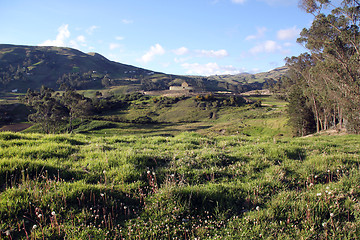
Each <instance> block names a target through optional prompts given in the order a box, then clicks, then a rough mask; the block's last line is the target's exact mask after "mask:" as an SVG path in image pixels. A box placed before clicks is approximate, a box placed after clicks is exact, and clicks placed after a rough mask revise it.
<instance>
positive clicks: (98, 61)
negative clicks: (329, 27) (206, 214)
mask: <svg viewBox="0 0 360 240" xmlns="http://www.w3.org/2000/svg"><path fill="white" fill-rule="evenodd" d="M285 72H286V70H279V69H275V70H273V71H270V72H268V73H259V74H255V75H251V74H239V75H225V76H211V77H202V76H179V75H171V74H164V73H159V72H154V71H151V70H146V69H142V68H138V67H135V66H130V65H126V64H122V63H118V62H113V61H110V60H108V59H106V58H105V57H103V56H101V55H100V54H98V53H83V52H81V51H79V50H76V49H71V48H64V47H40V46H18V45H9V44H0V89H2V91H4V92H9V91H11V90H13V89H18V91H19V92H26V91H27V89H28V88H31V89H39V88H40V87H41V86H42V85H45V86H47V87H51V88H54V89H59V88H60V86H61V84H66V85H68V86H71V87H73V88H74V89H78V90H80V89H83V90H84V89H85V90H86V89H103V88H111V87H114V86H122V87H123V91H125V92H128V91H136V90H146V91H149V90H166V89H169V87H170V86H172V85H181V83H182V82H184V81H186V82H188V83H189V84H190V85H191V86H193V87H196V88H197V89H198V90H201V91H231V92H244V91H248V90H254V89H261V88H262V87H263V85H264V83H265V82H266V80H267V79H274V80H277V79H278V78H279V77H280V76H281V75H283V74H284V73H285Z"/></svg>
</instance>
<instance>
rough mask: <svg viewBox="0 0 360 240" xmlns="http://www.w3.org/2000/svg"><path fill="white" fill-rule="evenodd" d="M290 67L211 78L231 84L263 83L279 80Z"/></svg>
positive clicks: (211, 78)
mask: <svg viewBox="0 0 360 240" xmlns="http://www.w3.org/2000/svg"><path fill="white" fill-rule="evenodd" d="M287 71H288V67H286V66H284V67H279V68H275V69H273V70H271V71H268V72H262V73H256V74H251V73H240V74H236V75H216V76H211V77H209V79H210V80H217V81H225V82H228V83H231V84H257V85H262V84H265V83H268V82H270V81H278V80H279V79H280V78H282V77H283V76H285V75H286V74H287Z"/></svg>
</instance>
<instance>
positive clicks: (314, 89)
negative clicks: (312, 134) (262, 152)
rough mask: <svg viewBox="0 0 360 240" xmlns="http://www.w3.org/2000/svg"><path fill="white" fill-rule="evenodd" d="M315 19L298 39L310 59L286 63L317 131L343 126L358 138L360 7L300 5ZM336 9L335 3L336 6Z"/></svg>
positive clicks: (307, 0) (322, 2) (306, 1)
mask: <svg viewBox="0 0 360 240" xmlns="http://www.w3.org/2000/svg"><path fill="white" fill-rule="evenodd" d="M300 3H301V4H300V5H301V7H302V8H303V9H305V10H306V11H307V12H308V13H311V14H313V15H314V17H315V18H314V21H313V23H312V26H311V27H310V28H309V29H304V30H303V31H302V32H301V37H300V38H299V39H298V42H299V43H302V44H303V45H304V46H305V47H306V48H307V49H309V51H310V53H311V54H305V55H300V56H299V57H297V58H295V57H294V58H292V59H288V65H289V66H290V69H291V71H292V72H295V73H296V74H297V75H296V74H295V79H300V78H299V76H301V79H302V80H304V81H305V83H306V84H303V85H301V86H302V87H303V89H304V91H303V92H304V93H306V91H305V90H306V88H308V90H307V96H308V98H310V99H311V100H312V102H313V104H312V105H313V112H314V115H315V118H316V122H317V130H318V131H319V130H321V129H327V128H328V127H329V126H331V125H335V124H337V123H340V124H341V125H342V123H343V120H344V121H345V122H346V125H345V126H346V128H347V129H348V130H351V131H354V132H360V52H359V49H360V31H359V23H360V4H359V1H357V0H343V1H341V3H338V2H335V3H334V1H330V0H301V1H300ZM336 3H338V4H337V5H336Z"/></svg>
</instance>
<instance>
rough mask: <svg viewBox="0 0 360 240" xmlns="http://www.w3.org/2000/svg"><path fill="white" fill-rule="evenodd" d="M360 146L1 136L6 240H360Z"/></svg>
mask: <svg viewBox="0 0 360 240" xmlns="http://www.w3.org/2000/svg"><path fill="white" fill-rule="evenodd" d="M359 154H360V136H355V135H347V136H332V137H330V136H322V137H321V136H318V137H310V138H296V139H295V138H285V137H284V138H280V137H279V138H277V139H275V138H270V137H263V138H261V137H251V136H245V135H230V136H212V137H210V136H204V135H200V134H197V133H189V132H185V133H181V134H178V135H176V136H174V137H162V136H144V137H139V136H135V135H129V136H107V137H96V136H92V135H82V134H78V135H41V134H30V133H27V134H24V133H9V132H5V133H0V179H1V181H0V188H1V192H0V239H195V238H197V239H356V238H357V237H358V236H360V202H359V197H360V168H359V162H360V158H359Z"/></svg>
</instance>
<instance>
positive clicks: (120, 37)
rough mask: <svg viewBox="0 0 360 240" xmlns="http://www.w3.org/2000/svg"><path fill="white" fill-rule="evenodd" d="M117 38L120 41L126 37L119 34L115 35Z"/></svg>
mask: <svg viewBox="0 0 360 240" xmlns="http://www.w3.org/2000/svg"><path fill="white" fill-rule="evenodd" d="M115 39H116V40H118V41H121V40H124V39H125V38H124V37H122V36H117V37H115Z"/></svg>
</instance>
